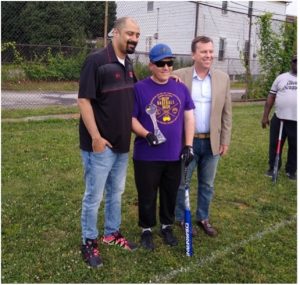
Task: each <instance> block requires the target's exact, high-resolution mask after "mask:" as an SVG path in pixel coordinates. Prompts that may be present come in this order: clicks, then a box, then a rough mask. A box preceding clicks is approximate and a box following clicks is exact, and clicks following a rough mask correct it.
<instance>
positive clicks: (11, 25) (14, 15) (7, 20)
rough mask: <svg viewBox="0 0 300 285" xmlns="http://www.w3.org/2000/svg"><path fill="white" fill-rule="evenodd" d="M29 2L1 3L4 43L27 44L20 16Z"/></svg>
mask: <svg viewBox="0 0 300 285" xmlns="http://www.w3.org/2000/svg"><path fill="white" fill-rule="evenodd" d="M27 3H28V2H22V1H16V2H15V1H2V2H1V40H2V42H10V41H17V39H18V42H26V40H25V38H26V36H25V35H24V33H23V31H22V24H21V21H20V18H21V17H20V14H21V12H22V10H23V9H25V8H26V5H27Z"/></svg>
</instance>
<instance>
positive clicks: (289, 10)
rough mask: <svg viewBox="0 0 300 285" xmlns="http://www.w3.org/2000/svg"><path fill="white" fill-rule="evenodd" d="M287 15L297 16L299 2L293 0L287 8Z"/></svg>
mask: <svg viewBox="0 0 300 285" xmlns="http://www.w3.org/2000/svg"><path fill="white" fill-rule="evenodd" d="M286 13H287V14H288V15H293V16H297V0H293V2H292V3H290V4H289V5H288V6H287V8H286Z"/></svg>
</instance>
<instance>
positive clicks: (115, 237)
mask: <svg viewBox="0 0 300 285" xmlns="http://www.w3.org/2000/svg"><path fill="white" fill-rule="evenodd" d="M102 243H104V244H108V245H114V244H115V245H118V246H120V247H122V248H124V249H127V250H135V249H137V245H136V244H135V243H133V242H130V241H128V240H127V239H126V238H125V237H123V236H122V234H121V233H120V232H119V231H117V232H115V233H113V234H111V235H108V236H103V237H102Z"/></svg>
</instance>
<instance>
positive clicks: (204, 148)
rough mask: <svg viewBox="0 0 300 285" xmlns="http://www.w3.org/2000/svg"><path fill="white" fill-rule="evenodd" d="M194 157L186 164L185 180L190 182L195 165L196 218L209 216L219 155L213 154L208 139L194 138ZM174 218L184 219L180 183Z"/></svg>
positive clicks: (182, 187)
mask: <svg viewBox="0 0 300 285" xmlns="http://www.w3.org/2000/svg"><path fill="white" fill-rule="evenodd" d="M193 149H194V155H195V158H194V159H193V161H192V162H191V163H190V164H189V166H188V172H187V181H188V183H189V184H190V181H191V178H192V175H193V172H194V170H195V168H196V167H197V178H198V198H197V210H196V220H197V221H202V220H205V219H208V218H209V205H210V202H211V200H212V197H213V194H214V180H215V176H216V172H217V166H218V162H219V158H220V155H213V154H212V150H211V146H210V140H209V139H198V138H195V139H194V142H193ZM175 220H176V221H183V220H184V185H183V184H182V183H181V184H180V187H179V189H178V193H177V201H176V209H175Z"/></svg>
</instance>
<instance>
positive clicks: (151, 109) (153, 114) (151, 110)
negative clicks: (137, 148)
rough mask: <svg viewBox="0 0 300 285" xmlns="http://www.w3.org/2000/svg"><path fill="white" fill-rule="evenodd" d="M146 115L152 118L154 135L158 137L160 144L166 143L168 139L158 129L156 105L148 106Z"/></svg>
mask: <svg viewBox="0 0 300 285" xmlns="http://www.w3.org/2000/svg"><path fill="white" fill-rule="evenodd" d="M146 113H147V114H148V115H149V116H150V118H151V121H152V123H153V127H154V135H155V136H156V137H157V140H158V144H161V143H164V142H165V141H166V140H167V139H166V138H165V136H164V135H163V133H162V132H161V130H160V129H159V128H158V125H157V121H156V106H155V105H154V104H149V105H148V106H146Z"/></svg>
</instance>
